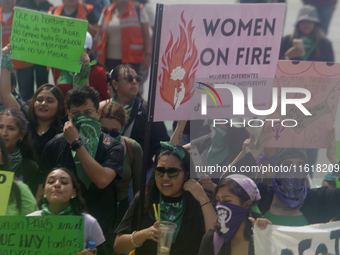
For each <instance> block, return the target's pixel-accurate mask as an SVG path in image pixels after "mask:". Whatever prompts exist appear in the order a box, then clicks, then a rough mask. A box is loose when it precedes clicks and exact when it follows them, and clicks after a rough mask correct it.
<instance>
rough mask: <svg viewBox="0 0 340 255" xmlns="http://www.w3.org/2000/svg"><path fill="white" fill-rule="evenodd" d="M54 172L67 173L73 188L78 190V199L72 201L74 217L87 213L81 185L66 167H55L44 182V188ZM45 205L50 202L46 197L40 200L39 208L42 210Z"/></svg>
mask: <svg viewBox="0 0 340 255" xmlns="http://www.w3.org/2000/svg"><path fill="white" fill-rule="evenodd" d="M54 170H63V171H64V172H66V173H67V174H68V175H69V176H70V178H71V182H72V186H73V188H74V189H76V194H77V195H76V197H75V198H73V199H71V200H70V205H71V208H72V212H73V213H74V215H80V214H81V213H83V212H85V208H86V204H85V200H84V199H83V197H82V195H81V190H80V185H79V183H78V181H77V178H76V177H75V176H74V174H73V173H71V172H70V170H68V169H67V168H65V167H55V168H53V169H52V170H51V171H50V172H49V173H48V174H47V175H46V177H45V179H44V182H43V188H45V184H46V180H47V177H48V176H49V174H50V173H51V172H53V171H54ZM43 204H48V201H47V199H46V198H45V197H43V196H42V197H41V199H40V200H39V203H38V206H39V208H40V209H41V206H42V205H43Z"/></svg>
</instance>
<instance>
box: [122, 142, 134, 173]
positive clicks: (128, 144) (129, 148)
mask: <svg viewBox="0 0 340 255" xmlns="http://www.w3.org/2000/svg"><path fill="white" fill-rule="evenodd" d="M123 138H124V142H125V144H126V148H127V150H128V152H129V155H130V161H131V171H132V170H133V163H134V161H135V156H134V154H133V148H132V144H131V141H130V139H129V138H128V137H126V136H123Z"/></svg>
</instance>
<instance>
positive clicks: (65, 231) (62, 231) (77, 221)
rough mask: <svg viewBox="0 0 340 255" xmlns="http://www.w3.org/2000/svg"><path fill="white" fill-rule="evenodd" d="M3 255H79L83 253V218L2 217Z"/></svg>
mask: <svg viewBox="0 0 340 255" xmlns="http://www.w3.org/2000/svg"><path fill="white" fill-rule="evenodd" d="M0 233H1V234H0V244H1V245H0V254H1V255H4V254H8V255H10V254H11V255H19V254H34V255H43V254H44V255H75V254H77V253H78V252H79V251H81V250H83V239H84V217H83V216H32V217H25V216H1V217H0Z"/></svg>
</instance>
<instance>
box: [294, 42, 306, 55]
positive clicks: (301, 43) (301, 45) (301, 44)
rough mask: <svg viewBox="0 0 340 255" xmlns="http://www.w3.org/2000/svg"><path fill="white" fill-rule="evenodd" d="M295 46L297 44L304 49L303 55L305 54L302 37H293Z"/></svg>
mask: <svg viewBox="0 0 340 255" xmlns="http://www.w3.org/2000/svg"><path fill="white" fill-rule="evenodd" d="M293 46H296V47H297V48H299V49H301V50H302V56H303V55H305V46H304V44H303V40H302V39H298V38H295V39H293Z"/></svg>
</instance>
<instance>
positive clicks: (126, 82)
mask: <svg viewBox="0 0 340 255" xmlns="http://www.w3.org/2000/svg"><path fill="white" fill-rule="evenodd" d="M142 79H143V77H142V76H139V75H137V73H136V71H135V70H134V69H133V68H132V67H131V66H130V65H128V64H122V65H118V66H116V68H115V69H114V70H111V71H110V72H109V73H108V74H107V83H108V89H109V95H110V96H112V101H113V102H115V103H119V104H121V105H123V106H124V109H125V110H127V114H128V116H129V121H128V122H127V123H126V125H125V127H124V128H123V130H122V132H121V134H122V135H124V136H126V137H130V138H132V139H134V140H136V142H137V143H139V144H140V146H141V147H142V148H143V145H144V133H145V125H146V119H147V115H146V110H145V107H144V101H143V99H142V98H140V97H139V96H138V95H137V94H138V88H139V83H140V82H141V81H142ZM108 102H109V101H108V100H106V101H102V102H101V103H100V108H103V107H104V105H105V104H106V103H108ZM151 134H152V136H151V141H150V151H149V155H150V158H149V164H148V169H150V168H151V167H152V156H153V155H155V154H156V152H157V151H158V150H159V149H160V141H169V140H170V138H169V136H168V133H167V131H166V128H165V125H164V123H163V122H153V123H152V125H151Z"/></svg>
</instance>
